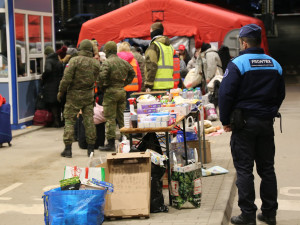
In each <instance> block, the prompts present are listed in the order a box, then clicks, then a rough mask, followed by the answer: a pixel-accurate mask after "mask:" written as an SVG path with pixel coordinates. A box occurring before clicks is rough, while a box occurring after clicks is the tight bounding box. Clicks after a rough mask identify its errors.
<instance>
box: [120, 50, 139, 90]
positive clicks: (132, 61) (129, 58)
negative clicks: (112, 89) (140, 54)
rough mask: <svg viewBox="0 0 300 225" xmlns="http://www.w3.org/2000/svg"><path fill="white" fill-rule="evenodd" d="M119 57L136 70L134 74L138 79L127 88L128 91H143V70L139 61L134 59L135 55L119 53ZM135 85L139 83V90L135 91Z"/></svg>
mask: <svg viewBox="0 0 300 225" xmlns="http://www.w3.org/2000/svg"><path fill="white" fill-rule="evenodd" d="M117 55H118V56H119V57H120V58H121V59H124V60H125V61H127V62H128V63H129V64H130V65H131V66H132V67H133V69H134V72H135V73H136V77H135V78H134V79H133V80H132V82H131V85H127V86H126V87H125V90H126V91H141V88H142V75H141V70H140V67H139V64H138V62H137V60H136V59H135V58H134V56H133V54H132V53H131V52H118V53H117ZM133 83H137V85H138V88H137V89H135V88H134V87H130V86H133V85H132V84H133Z"/></svg>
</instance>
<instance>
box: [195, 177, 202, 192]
mask: <svg viewBox="0 0 300 225" xmlns="http://www.w3.org/2000/svg"><path fill="white" fill-rule="evenodd" d="M201 193H202V185H201V178H198V179H196V180H194V195H197V194H201Z"/></svg>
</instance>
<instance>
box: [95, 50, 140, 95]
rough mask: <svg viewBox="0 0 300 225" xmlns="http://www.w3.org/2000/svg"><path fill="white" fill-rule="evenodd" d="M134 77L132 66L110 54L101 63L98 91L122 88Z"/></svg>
mask: <svg viewBox="0 0 300 225" xmlns="http://www.w3.org/2000/svg"><path fill="white" fill-rule="evenodd" d="M134 76H135V72H134V70H133V68H132V66H131V65H130V64H129V63H128V62H126V61H125V60H123V59H121V58H119V57H118V56H117V55H115V54H112V55H110V56H108V58H107V59H106V60H105V61H104V62H103V64H102V66H101V71H100V74H99V80H98V81H99V82H98V83H99V86H100V89H101V90H103V91H105V90H107V89H109V88H120V89H121V88H124V87H125V86H126V85H128V84H130V83H131V81H132V80H133V78H134Z"/></svg>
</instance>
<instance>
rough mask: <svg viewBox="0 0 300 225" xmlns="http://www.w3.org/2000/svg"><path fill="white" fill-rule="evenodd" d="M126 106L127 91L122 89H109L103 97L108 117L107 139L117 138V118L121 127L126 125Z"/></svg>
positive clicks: (106, 124) (104, 108)
mask: <svg viewBox="0 0 300 225" xmlns="http://www.w3.org/2000/svg"><path fill="white" fill-rule="evenodd" d="M125 107H126V91H125V90H124V89H123V88H122V89H108V90H106V91H105V93H104V97H103V110H104V116H105V119H106V123H105V131H106V139H107V140H109V139H115V138H116V120H117V121H118V124H119V128H122V127H124V114H123V113H124V110H125Z"/></svg>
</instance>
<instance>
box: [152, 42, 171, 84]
mask: <svg viewBox="0 0 300 225" xmlns="http://www.w3.org/2000/svg"><path fill="white" fill-rule="evenodd" d="M153 43H154V44H156V45H157V46H158V48H159V53H160V54H159V59H158V62H157V66H158V69H157V72H156V75H155V80H154V85H153V88H152V89H172V88H173V87H174V80H173V54H174V49H173V47H172V46H171V45H165V44H163V43H161V42H157V41H154V42H153Z"/></svg>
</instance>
